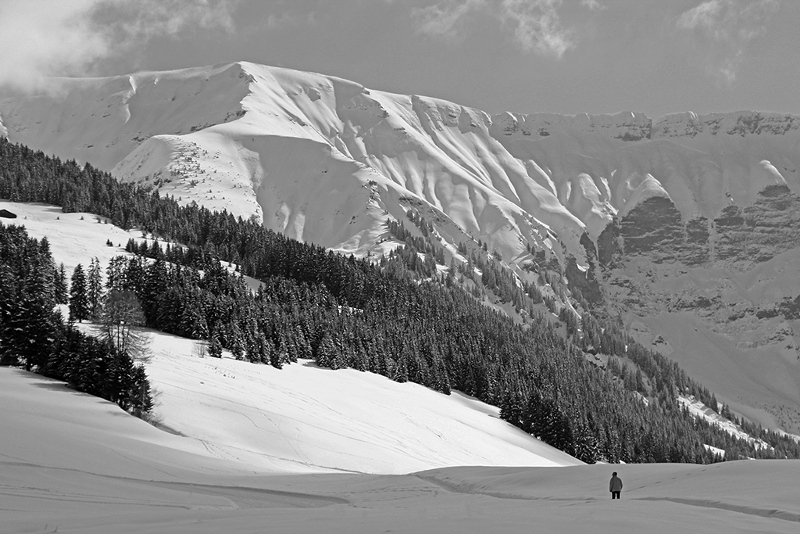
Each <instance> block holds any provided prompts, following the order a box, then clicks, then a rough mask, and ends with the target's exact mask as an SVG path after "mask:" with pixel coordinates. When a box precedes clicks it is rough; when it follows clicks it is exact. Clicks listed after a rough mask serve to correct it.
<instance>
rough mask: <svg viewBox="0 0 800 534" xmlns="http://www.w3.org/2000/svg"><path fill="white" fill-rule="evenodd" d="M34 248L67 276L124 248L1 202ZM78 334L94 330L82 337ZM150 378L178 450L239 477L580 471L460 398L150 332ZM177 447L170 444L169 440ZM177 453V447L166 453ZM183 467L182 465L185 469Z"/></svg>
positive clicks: (109, 234) (88, 221)
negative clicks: (457, 468)
mask: <svg viewBox="0 0 800 534" xmlns="http://www.w3.org/2000/svg"><path fill="white" fill-rule="evenodd" d="M0 209H8V210H9V211H11V212H13V213H16V214H17V216H18V218H17V219H13V220H6V219H3V221H4V224H5V223H7V222H11V224H22V225H24V226H25V227H26V229H27V231H28V234H29V235H30V236H31V237H35V238H38V239H41V238H42V237H47V238H48V240H49V241H50V249H51V251H52V254H53V257H54V259H55V261H56V263H61V262H63V263H64V265H65V267H66V268H67V269H69V272H71V270H72V269H73V268H74V267H75V265H77V264H78V263H82V264H83V265H84V266H86V265H88V264H89V262H90V260H91V258H93V257H97V258H99V260H100V262H101V264H103V265H107V263H108V261H109V260H110V259H111V258H112V257H113V256H115V255H118V254H124V251H123V250H121V249H120V248H119V247H117V246H114V247H109V246H107V245H106V242H107V241H108V240H111V241H112V243H114V244H117V243H119V242H121V243H122V244H124V243H125V242H126V241H127V239H128V238H130V237H134V238H141V232H125V231H123V230H121V229H119V228H117V227H115V226H113V225H112V224H103V223H98V222H97V218H96V217H95V216H93V215H91V214H81V213H69V214H64V213H60V212H59V211H58V209H57V208H54V207H53V206H47V205H40V204H34V205H31V204H18V203H11V202H2V201H0ZM81 326H82V327H84V328H86V329H88V330H91V327H89V326H87V325H81ZM150 336H151V339H152V341H151V351H152V356H153V358H152V361H151V362H149V363H148V364H147V365H146V367H147V373H148V376H149V377H150V381H151V384H152V386H153V387H154V388H155V389H156V390H157V391H158V396H157V399H156V401H157V408H156V415H157V416H158V417H159V418H160V419H161V423H162V424H163V425H164V426H165V427H168V428H170V429H171V430H172V431H174V432H177V433H179V434H181V435H182V436H184V438H183V439H182V440H179V441H181V443H183V445H181V447H180V448H182V450H184V449H185V450H188V451H192V452H193V453H197V452H198V451H201V452H202V453H203V454H204V455H205V456H210V457H213V458H218V459H222V460H225V461H231V462H234V463H236V464H237V465H238V466H239V467H238V468H239V469H241V470H243V471H249V470H256V471H258V472H266V471H270V472H272V471H276V472H336V471H355V472H364V473H391V474H398V473H408V472H412V471H419V470H423V469H431V468H435V467H443V466H450V465H517V466H559V465H577V464H580V462H579V461H577V460H575V459H574V458H572V457H571V456H568V455H567V454H565V453H563V452H561V451H559V450H556V449H554V448H553V447H550V446H549V445H546V444H544V443H542V442H540V441H538V440H536V439H534V438H532V437H530V436H529V435H527V434H525V433H524V432H522V431H520V430H519V429H517V428H515V427H512V426H511V425H509V424H508V423H506V422H505V421H502V420H501V419H500V418H499V409H498V408H496V407H493V406H489V405H486V404H484V403H482V402H479V401H477V400H475V399H472V398H468V397H466V396H464V395H461V394H459V393H457V392H454V393H453V394H452V395H450V396H447V395H443V394H440V393H437V392H434V391H432V390H429V389H427V388H424V387H422V386H419V385H417V384H412V383H407V384H399V383H397V382H393V381H391V380H389V379H387V378H385V377H382V376H379V375H373V374H370V373H363V372H359V371H354V370H351V369H345V370H340V371H331V370H329V369H320V368H318V367H316V365H314V364H313V362H311V361H303V360H301V362H300V363H298V364H296V365H287V366H285V367H284V368H283V369H282V370H277V369H275V368H273V367H271V366H267V365H254V364H251V363H248V362H242V361H236V360H234V359H232V358H230V355H229V354H226V357H225V358H223V359H221V360H219V359H215V358H201V357H199V356H198V354H197V350H196V346H197V342H196V341H192V340H188V339H184V338H179V337H176V336H171V335H167V334H162V333H159V332H152V333H151V334H150ZM173 441H174V440H173ZM170 446H172V445H170ZM178 465H180V464H178Z"/></svg>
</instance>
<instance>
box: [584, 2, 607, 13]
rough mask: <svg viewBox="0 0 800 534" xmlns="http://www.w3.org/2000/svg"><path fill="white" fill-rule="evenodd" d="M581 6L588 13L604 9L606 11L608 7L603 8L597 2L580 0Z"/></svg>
mask: <svg viewBox="0 0 800 534" xmlns="http://www.w3.org/2000/svg"><path fill="white" fill-rule="evenodd" d="M581 5H582V6H583V7H585V8H587V9H589V10H590V11H603V10H604V9H608V6H604V5H603V4H601V3H600V2H598V1H597V0H581Z"/></svg>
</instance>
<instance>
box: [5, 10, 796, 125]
mask: <svg viewBox="0 0 800 534" xmlns="http://www.w3.org/2000/svg"><path fill="white" fill-rule="evenodd" d="M798 20H800V1H796V0H0V50H3V54H2V57H0V85H2V86H6V87H8V86H14V87H17V88H20V87H22V88H31V87H36V86H37V85H38V84H40V83H41V82H42V80H43V78H45V77H47V76H58V75H68V76H109V75H116V74H127V73H130V72H134V71H138V70H168V69H177V68H184V67H192V66H203V65H211V64H220V63H229V62H234V61H241V60H244V61H252V62H255V63H262V64H266V65H273V66H282V67H287V68H293V69H299V70H308V71H313V72H320V73H323V74H329V75H335V76H339V77H342V78H346V79H350V80H354V81H357V82H359V83H361V84H363V85H365V86H366V87H369V88H372V89H379V90H385V91H391V92H396V93H405V94H419V95H425V96H432V97H438V98H442V99H445V100H450V101H453V102H457V103H459V104H462V105H466V106H471V107H476V108H480V109H483V110H485V111H487V112H489V113H500V112H502V111H514V112H520V113H533V112H553V113H561V114H568V115H574V114H577V113H584V112H586V113H594V114H597V113H616V112H619V111H637V112H643V113H645V114H647V115H648V116H650V117H654V118H656V117H660V116H662V115H664V114H667V113H672V112H679V111H695V112H697V113H709V112H725V111H735V110H742V109H751V110H758V111H777V112H785V113H795V114H800V98H798V96H797V91H796V88H797V87H798V86H800V69H798V68H797V59H796V58H797V57H798V55H800V32H798V31H797V28H796V23H797V21H798Z"/></svg>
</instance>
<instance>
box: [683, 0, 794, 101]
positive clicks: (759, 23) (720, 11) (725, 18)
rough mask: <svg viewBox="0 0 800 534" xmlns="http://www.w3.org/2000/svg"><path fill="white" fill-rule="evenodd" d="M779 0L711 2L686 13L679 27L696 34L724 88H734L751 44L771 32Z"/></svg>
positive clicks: (725, 0) (706, 60) (726, 0)
mask: <svg viewBox="0 0 800 534" xmlns="http://www.w3.org/2000/svg"><path fill="white" fill-rule="evenodd" d="M778 6H779V1H778V0H757V1H753V0H707V1H705V2H703V3H701V4H699V5H697V6H696V7H694V8H692V9H689V10H687V11H685V12H683V13H682V14H681V15H680V17H678V20H677V27H678V28H679V29H681V30H686V31H691V32H693V33H694V36H695V38H696V39H697V41H698V43H699V44H700V45H701V46H702V47H703V48H705V50H706V56H705V57H704V61H705V62H706V70H707V71H708V73H709V74H710V75H711V76H713V77H714V78H716V80H717V82H718V83H719V84H720V85H725V86H731V85H732V84H733V82H734V81H735V80H736V76H737V74H738V71H739V69H740V67H741V66H742V64H743V63H744V61H745V59H746V52H747V48H748V45H749V44H750V42H751V41H752V40H753V39H755V38H756V37H758V36H760V35H762V34H764V33H765V32H766V31H767V24H768V22H769V19H770V18H771V17H772V15H773V14H774V13H775V12H776V11H777V9H778Z"/></svg>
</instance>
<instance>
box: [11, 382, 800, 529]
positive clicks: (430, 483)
mask: <svg viewBox="0 0 800 534" xmlns="http://www.w3.org/2000/svg"><path fill="white" fill-rule="evenodd" d="M317 372H321V373H325V372H324V371H317ZM327 374H331V373H327ZM0 400H1V401H2V404H3V406H4V409H3V410H2V411H0V428H2V429H3V432H2V433H0V464H2V468H1V469H0V472H1V473H2V475H0V532H9V533H11V532H60V533H64V532H83V533H108V532H115V533H125V532H154V533H155V532H159V533H181V532H192V533H203V532H208V533H212V532H214V533H216V532H298V533H316V532H319V533H323V532H324V533H334V534H335V533H337V532H342V533H345V532H347V533H350V532H365V533H366V532H370V533H371V532H407V533H420V532H441V533H450V532H452V533H465V532H476V533H477V532H531V531H533V532H586V531H591V532H596V533H605V532H613V533H620V532H643V531H647V532H652V533H661V532H663V533H667V532H668V533H674V532H759V533H766V532H776V533H779V532H787V533H788V532H797V527H798V525H799V524H800V499H798V498H797V492H796V482H797V480H798V477H800V462H796V461H750V462H731V463H722V464H716V465H710V466H695V465H624V466H610V465H595V466H575V467H449V468H443V469H437V470H427V471H422V472H417V473H410V474H402V475H377V474H359V473H286V472H284V473H279V472H275V471H273V472H267V471H266V470H264V469H253V468H252V467H249V466H248V465H246V464H242V463H238V462H234V461H231V460H223V459H221V458H219V457H217V456H215V455H212V454H209V453H208V452H207V451H204V447H202V446H200V442H198V441H196V440H192V439H189V438H186V437H182V436H178V435H175V434H170V433H167V432H164V431H160V430H158V429H156V428H154V427H152V426H150V425H148V424H146V423H144V422H142V421H140V420H138V419H135V418H133V417H130V416H128V415H127V414H125V413H124V412H122V411H120V410H119V409H118V408H117V407H116V406H115V405H113V404H111V403H108V402H106V401H104V400H101V399H98V398H95V397H91V396H88V395H84V394H80V393H76V392H74V391H70V390H68V389H66V388H65V387H64V386H63V384H61V383H59V382H55V381H52V380H49V379H46V378H43V377H40V376H37V375H32V374H29V373H25V372H24V371H21V370H18V369H11V368H2V369H0ZM613 470H616V471H619V473H620V475H621V477H622V478H623V480H624V482H625V488H624V490H623V494H622V497H623V498H622V500H621V501H611V500H609V494H608V492H607V491H606V490H607V483H608V478H609V477H610V474H611V471H613Z"/></svg>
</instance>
